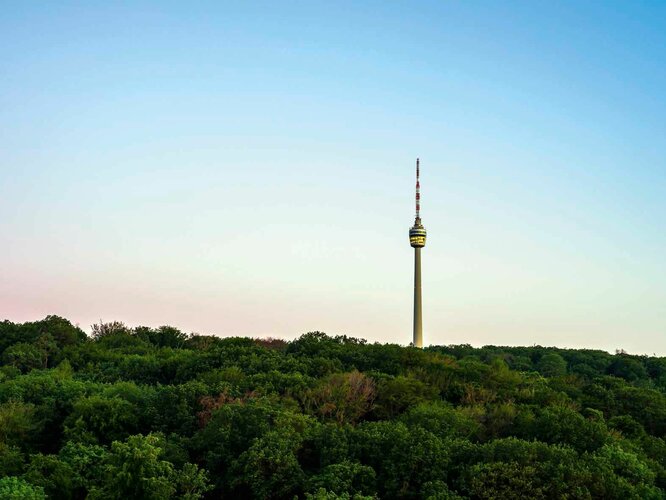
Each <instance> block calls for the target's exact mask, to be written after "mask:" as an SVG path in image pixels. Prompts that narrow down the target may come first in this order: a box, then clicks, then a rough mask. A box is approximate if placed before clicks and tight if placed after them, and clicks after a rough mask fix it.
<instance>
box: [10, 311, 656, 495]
mask: <svg viewBox="0 0 666 500" xmlns="http://www.w3.org/2000/svg"><path fill="white" fill-rule="evenodd" d="M0 362H1V364H2V366H1V367H0V497H2V498H21V499H23V498H30V499H31V498H35V499H39V498H75V499H78V498H91V499H115V498H118V499H120V498H147V499H153V498H154V499H164V498H186V499H196V498H219V497H222V498H294V497H298V498H309V499H334V498H341V499H350V500H351V499H358V500H360V499H371V498H387V499H391V498H431V499H445V498H607V499H614V498H618V499H619V498H621V499H631V498H641V499H643V498H655V499H656V498H664V497H665V492H666V441H665V439H666V359H665V358H656V357H645V356H631V355H628V354H626V353H622V352H620V353H617V354H615V355H611V354H608V353H606V352H602V351H591V350H567V349H556V348H543V347H492V346H488V347H484V348H481V349H475V348H472V347H471V346H468V345H462V346H448V347H430V348H427V349H423V350H420V349H414V348H410V347H407V348H405V347H400V346H397V345H381V344H367V343H365V342H364V341H362V340H358V339H353V338H348V337H329V336H326V335H324V334H322V333H318V332H313V333H308V334H305V335H303V336H301V337H300V338H299V339H297V340H295V341H293V342H284V341H280V340H271V339H268V340H253V339H248V338H225V339H221V338H216V337H210V336H199V335H186V334H184V333H182V332H180V331H179V330H177V329H175V328H171V327H161V328H157V329H152V328H145V327H141V328H134V329H129V328H127V327H125V326H124V325H123V324H121V323H110V324H102V325H96V326H95V327H94V328H93V331H92V334H91V335H90V336H87V335H86V334H85V333H84V332H82V331H81V330H80V329H79V328H77V327H75V326H72V325H71V324H70V323H69V322H68V321H67V320H65V319H62V318H59V317H55V316H49V317H47V318H46V319H44V320H42V321H37V322H32V323H24V324H14V323H11V322H9V321H5V322H3V323H0Z"/></svg>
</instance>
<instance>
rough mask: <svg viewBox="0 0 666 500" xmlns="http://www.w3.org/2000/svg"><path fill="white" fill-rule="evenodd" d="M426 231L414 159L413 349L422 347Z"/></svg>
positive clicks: (411, 234)
mask: <svg viewBox="0 0 666 500" xmlns="http://www.w3.org/2000/svg"><path fill="white" fill-rule="evenodd" d="M425 242H426V230H425V227H423V224H421V185H420V184H419V159H418V158H417V159H416V218H415V219H414V225H413V226H412V227H411V228H410V230H409V244H410V245H411V246H412V247H413V248H414V340H413V344H414V347H423V314H422V313H423V311H422V308H421V249H422V248H423V247H424V246H425Z"/></svg>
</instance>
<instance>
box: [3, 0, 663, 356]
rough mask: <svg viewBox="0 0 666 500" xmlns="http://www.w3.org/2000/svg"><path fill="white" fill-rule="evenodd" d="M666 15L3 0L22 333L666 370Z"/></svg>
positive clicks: (12, 306)
mask: <svg viewBox="0 0 666 500" xmlns="http://www.w3.org/2000/svg"><path fill="white" fill-rule="evenodd" d="M665 116H666V3H664V2H660V1H656V2H641V1H636V2H623V1H618V2H614V1H610V0H609V1H603V2H587V1H586V2H567V1H563V2H545V1H525V2H499V1H498V2H490V1H479V2H441V1H433V2H314V1H309V2H220V1H203V0H202V1H192V2H175V1H174V2H169V1H160V2H141V1H134V2H124V1H118V2H101V1H99V2H95V1H86V2H82V1H79V2H67V1H63V2H41V1H28V0H20V1H7V0H0V319H3V318H6V319H9V320H11V321H14V322H24V321H34V320H37V319H41V318H43V317H45V316H46V315H48V314H57V315H59V316H64V317H66V318H68V319H70V320H71V321H72V322H73V323H75V324H79V325H80V326H81V328H83V329H84V330H85V331H90V325H92V324H93V323H97V322H99V321H105V322H106V321H113V320H118V321H123V322H125V323H126V324H128V325H130V326H137V325H147V326H159V325H163V324H169V325H173V326H176V327H178V328H181V329H182V330H184V331H186V332H197V333H202V334H216V335H220V336H231V335H242V336H253V337H266V336H272V337H279V338H285V339H292V338H296V337H297V336H299V335H301V334H303V333H305V332H308V331H315V330H318V331H324V332H327V333H329V334H346V335H351V336H355V337H362V338H365V339H367V340H368V341H371V342H375V341H378V342H395V343H401V344H407V343H409V342H410V341H411V335H412V332H411V328H412V291H413V288H412V287H413V281H412V280H413V250H412V249H411V248H410V246H409V240H408V229H409V227H410V225H411V224H412V223H413V220H414V207H413V205H414V200H413V197H414V193H413V189H414V165H415V159H416V157H420V158H421V186H422V187H421V193H422V194H421V196H422V210H421V212H422V218H423V223H424V225H425V227H426V229H427V230H428V241H427V245H426V247H425V249H424V250H423V252H422V261H423V262H422V265H423V301H424V302H423V311H424V343H425V344H426V345H427V344H460V343H469V344H472V345H475V346H478V345H486V344H493V345H534V344H538V345H546V346H552V345H554V346H559V347H571V348H581V347H585V348H593V349H604V350H608V351H611V352H612V351H614V350H615V349H624V350H626V351H628V352H631V353H645V354H653V353H656V354H657V355H662V356H664V355H666V227H665V226H666V222H665V221H666V120H665V119H664V117H665Z"/></svg>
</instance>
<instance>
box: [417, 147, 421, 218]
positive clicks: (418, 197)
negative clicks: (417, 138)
mask: <svg viewBox="0 0 666 500" xmlns="http://www.w3.org/2000/svg"><path fill="white" fill-rule="evenodd" d="M419 173H420V172H419V159H418V158H417V159H416V221H417V222H419V221H420V220H421V184H419Z"/></svg>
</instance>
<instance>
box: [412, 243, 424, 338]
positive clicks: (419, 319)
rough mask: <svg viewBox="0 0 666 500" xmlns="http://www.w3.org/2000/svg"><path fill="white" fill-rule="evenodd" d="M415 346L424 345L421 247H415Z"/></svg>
mask: <svg viewBox="0 0 666 500" xmlns="http://www.w3.org/2000/svg"><path fill="white" fill-rule="evenodd" d="M413 342H414V347H423V311H422V306H421V249H420V248H415V249H414V341H413Z"/></svg>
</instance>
